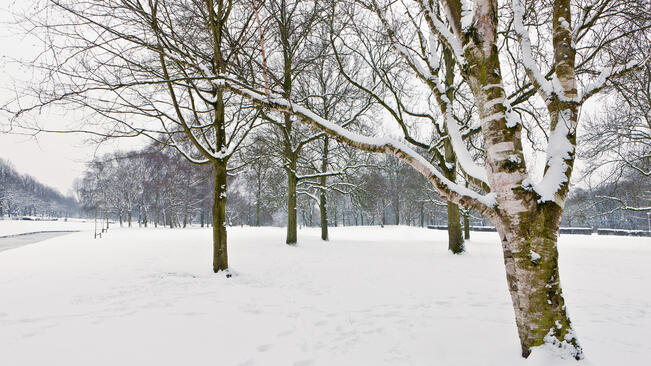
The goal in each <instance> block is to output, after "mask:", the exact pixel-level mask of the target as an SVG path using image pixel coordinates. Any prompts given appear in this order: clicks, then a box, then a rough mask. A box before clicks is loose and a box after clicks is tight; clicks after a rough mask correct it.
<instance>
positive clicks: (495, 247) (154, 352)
mask: <svg viewBox="0 0 651 366" xmlns="http://www.w3.org/2000/svg"><path fill="white" fill-rule="evenodd" d="M91 235H92V233H89V232H82V233H75V234H71V235H66V236H61V237H58V238H54V239H50V240H46V241H43V242H40V243H36V244H32V245H29V246H25V247H22V248H18V249H13V250H8V251H5V252H3V253H0V364H2V365H7V366H25V365H43V364H51V365H66V366H74V365H84V366H85V365H94V366H95V365H111V366H113V365H157V366H161V365H220V366H221V365H328V366H332V365H356V366H360V365H500V366H503V365H560V364H567V365H574V364H576V362H574V361H563V362H561V361H553V362H552V361H549V360H546V359H545V358H546V356H545V355H544V354H541V353H537V354H535V355H534V357H533V360H532V359H529V360H523V359H521V358H520V356H519V352H520V350H519V345H518V338H517V334H516V329H515V323H514V318H513V310H512V307H511V301H510V298H509V294H508V291H507V288H506V280H505V275H504V269H503V262H502V254H501V249H500V248H499V242H498V237H497V234H495V233H481V232H473V233H472V235H473V239H472V241H471V242H470V243H469V244H468V247H469V253H468V254H467V255H463V256H453V255H451V254H448V253H447V251H446V246H447V242H446V237H445V232H444V231H439V230H427V229H417V228H407V227H399V228H396V227H386V228H384V229H381V228H378V227H364V228H334V229H332V232H331V236H332V238H333V239H332V240H331V241H330V242H329V243H322V242H320V241H319V239H318V235H319V232H318V229H303V230H300V231H299V240H300V243H299V246H298V247H295V248H292V247H288V246H286V245H285V244H284V243H283V241H284V230H283V229H281V228H229V241H230V246H229V259H230V263H231V267H232V271H233V273H234V276H233V277H232V278H225V276H223V275H214V274H212V273H211V242H210V235H211V234H210V230H208V229H198V228H195V229H187V230H182V229H179V230H170V229H131V230H129V229H111V231H109V233H108V235H107V236H105V237H104V238H103V239H99V240H93V239H92V237H91ZM559 247H560V252H561V256H560V261H561V263H560V266H561V276H562V283H563V287H564V289H565V295H566V299H567V302H568V307H569V310H570V312H571V314H570V315H571V317H572V319H573V321H574V324H575V328H576V331H577V332H578V336H579V339H580V340H581V342H582V344H583V347H584V349H585V353H586V356H587V361H588V362H585V363H583V364H591V365H648V364H649V360H651V343H649V341H648V340H649V339H650V338H651V316H650V312H651V291H649V283H651V267H650V266H649V263H651V239H649V238H630V237H628V238H622V237H604V236H580V235H564V236H562V237H561V241H560V244H559Z"/></svg>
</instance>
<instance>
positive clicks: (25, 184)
mask: <svg viewBox="0 0 651 366" xmlns="http://www.w3.org/2000/svg"><path fill="white" fill-rule="evenodd" d="M78 213H79V206H78V204H77V201H76V200H75V199H74V198H72V197H67V196H64V195H62V194H61V193H59V192H58V191H56V190H55V189H53V188H50V187H48V186H46V185H43V184H41V183H39V182H38V181H37V180H36V179H34V178H33V177H31V176H29V175H24V174H20V173H18V172H17V171H16V170H15V169H14V167H13V166H12V165H11V164H10V163H9V162H7V161H5V160H2V159H0V219H1V218H3V217H5V216H7V217H9V218H11V217H12V216H38V217H42V218H66V217H69V216H72V215H77V214H78Z"/></svg>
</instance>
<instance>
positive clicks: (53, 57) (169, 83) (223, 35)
mask: <svg viewBox="0 0 651 366" xmlns="http://www.w3.org/2000/svg"><path fill="white" fill-rule="evenodd" d="M39 5H41V6H39V7H38V13H37V14H30V15H28V17H27V18H26V20H25V21H26V22H29V23H30V24H32V25H33V30H32V33H33V34H35V35H37V36H39V37H42V39H43V41H44V43H45V44H46V45H47V46H48V48H47V52H45V53H43V54H42V55H41V56H40V57H39V58H38V59H37V60H36V62H35V63H33V64H32V66H33V67H35V69H36V70H40V71H41V72H42V74H43V75H44V80H43V81H42V82H39V83H38V84H37V85H36V86H35V87H34V88H33V89H32V90H31V91H32V93H29V92H28V91H22V92H21V95H22V97H21V100H19V101H18V103H17V104H19V105H20V107H19V108H18V110H15V112H16V113H15V119H14V121H15V122H17V123H20V124H21V125H22V126H23V127H28V128H32V129H36V130H38V131H53V130H55V131H56V130H57V129H56V128H46V127H42V126H27V116H28V115H29V114H30V113H29V112H33V111H37V110H39V109H42V108H43V107H45V106H52V105H67V106H74V107H77V108H78V109H80V110H81V111H83V112H89V114H88V123H87V125H85V126H81V127H80V128H79V129H75V130H73V131H79V132H87V133H91V134H94V135H95V136H99V137H100V138H114V137H133V136H147V137H149V138H151V139H153V140H155V141H157V142H159V143H161V144H164V145H166V146H169V147H171V148H174V149H176V150H177V151H178V152H179V153H180V154H182V155H183V156H184V157H185V158H186V159H188V160H189V161H191V162H193V163H196V164H203V165H210V166H211V167H212V170H213V174H214V190H213V195H214V204H213V207H212V219H213V244H214V256H213V270H214V271H215V272H218V271H221V270H226V269H227V268H228V256H227V247H226V240H227V239H226V228H225V226H224V224H225V219H226V216H225V215H226V211H225V210H226V191H227V172H228V170H229V167H228V161H229V159H230V158H231V156H233V154H234V153H235V152H236V151H237V150H238V148H239V147H240V145H241V144H242V142H243V141H244V139H245V138H246V136H247V134H248V133H249V131H250V130H251V129H252V128H253V127H254V122H255V118H256V113H257V111H256V109H255V108H250V106H248V105H247V104H245V103H243V102H242V100H241V99H240V98H238V97H234V96H230V97H225V96H224V88H223V87H222V86H220V85H219V83H214V82H213V81H214V79H215V75H220V74H222V73H225V72H228V73H229V74H231V75H235V74H237V75H243V74H244V73H245V71H246V70H247V68H248V67H249V66H247V62H248V61H247V57H246V56H243V53H242V49H243V48H244V47H247V46H246V45H247V42H249V40H250V38H251V34H250V33H251V32H249V28H250V25H251V23H252V15H250V14H249V12H248V11H247V10H248V7H249V4H248V3H246V4H243V3H242V2H234V1H214V0H205V1H190V0H189V1H164V0H151V1H146V2H141V1H130V0H129V1H117V0H116V1H103V2H93V3H87V2H83V1H76V0H61V1H59V0H51V1H42V2H40V3H39ZM238 99H239V101H238ZM66 131H67V132H70V131H71V130H66ZM126 202H127V203H128V204H129V203H130V202H131V200H130V199H129V200H127V201H126Z"/></svg>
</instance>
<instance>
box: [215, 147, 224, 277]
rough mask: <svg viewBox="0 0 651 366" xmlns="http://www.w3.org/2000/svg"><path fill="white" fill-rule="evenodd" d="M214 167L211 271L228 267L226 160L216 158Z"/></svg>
mask: <svg viewBox="0 0 651 366" xmlns="http://www.w3.org/2000/svg"><path fill="white" fill-rule="evenodd" d="M214 169H215V172H214V173H215V186H214V192H215V197H214V200H213V206H212V239H213V271H214V272H215V273H217V272H219V271H223V270H227V269H228V251H227V246H226V243H227V242H226V177H227V171H226V162H225V161H224V160H218V161H217V162H215V163H214Z"/></svg>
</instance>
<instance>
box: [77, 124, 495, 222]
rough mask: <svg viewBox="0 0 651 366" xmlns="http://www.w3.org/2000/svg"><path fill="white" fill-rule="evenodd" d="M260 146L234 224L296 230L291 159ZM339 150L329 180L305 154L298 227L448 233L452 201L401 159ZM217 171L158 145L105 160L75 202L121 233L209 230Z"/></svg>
mask: <svg viewBox="0 0 651 366" xmlns="http://www.w3.org/2000/svg"><path fill="white" fill-rule="evenodd" d="M252 140H253V141H255V142H257V143H255V144H251V145H249V146H247V147H246V148H245V149H243V153H242V154H241V155H240V156H239V157H238V162H237V163H236V164H235V165H239V166H240V168H239V169H236V170H235V171H234V172H233V173H231V174H229V177H228V192H227V197H228V204H227V207H226V222H227V224H228V225H248V226H269V225H275V226H286V225H288V220H287V205H286V202H287V197H288V195H289V194H290V193H289V187H288V186H287V184H286V183H287V170H286V169H282V164H283V161H284V160H283V158H282V150H274V146H273V145H272V144H265V143H262V142H261V141H262V140H261V139H259V138H256V137H255V136H254V137H253V138H252ZM321 141H322V140H321ZM330 144H331V145H332V146H331V148H332V150H331V156H330V160H329V166H328V167H327V168H326V169H328V170H329V172H328V174H327V175H326V176H324V175H322V174H321V173H322V172H320V171H319V169H320V166H319V167H317V166H316V163H320V161H319V159H320V158H321V156H320V151H317V150H318V149H305V150H304V151H303V152H302V154H301V157H300V158H299V159H297V160H298V162H297V168H296V171H295V172H296V176H297V177H298V183H297V187H296V192H297V203H296V210H297V225H298V226H315V227H318V226H322V227H324V228H327V227H329V226H335V227H336V226H350V225H381V226H384V225H411V226H421V227H422V226H426V225H446V224H447V209H446V203H445V201H443V200H442V199H440V198H439V197H438V195H437V194H436V193H435V192H434V191H433V190H432V189H429V188H427V185H425V184H423V182H422V180H423V177H422V176H420V175H419V174H418V173H417V172H415V171H413V169H410V168H409V166H408V165H407V164H405V163H403V162H401V161H400V160H398V159H396V158H395V157H392V156H386V155H380V154H374V155H372V154H360V153H358V152H356V151H355V150H352V149H344V148H343V146H336V145H335V144H333V143H332V142H330ZM321 147H322V146H321ZM212 169H213V168H212V167H211V166H209V165H195V164H192V163H191V162H189V161H187V160H186V159H183V158H182V157H181V156H179V154H178V153H177V152H175V151H174V150H172V149H167V148H165V147H164V146H161V145H152V146H149V147H147V148H145V149H142V150H134V151H130V152H117V153H112V154H107V155H104V156H100V157H97V158H95V159H94V160H93V161H92V162H90V163H89V164H88V168H87V170H86V171H85V173H84V175H83V177H82V178H80V179H79V180H77V181H76V182H75V193H76V195H77V197H78V199H79V204H80V206H81V208H82V209H83V211H84V213H85V215H86V216H87V217H93V216H96V217H98V218H99V219H110V220H111V221H115V222H117V223H119V224H120V225H121V226H129V227H132V226H135V225H138V226H143V227H149V226H153V227H158V226H169V227H171V228H174V227H186V226H188V225H193V224H194V225H200V226H202V227H203V226H209V225H210V223H211V222H212V211H211V205H212V202H213V194H214V193H213V189H212V186H213V181H212V180H213V176H214V174H213V172H212ZM324 178H325V179H324ZM322 192H323V194H324V195H325V197H326V202H328V204H327V205H325V207H321V203H322V200H321V193H322ZM463 214H464V215H465V216H466V217H467V218H469V220H468V222H469V223H471V224H473V225H481V224H482V223H483V222H484V218H482V217H481V216H480V215H478V214H476V213H470V212H469V211H463ZM324 216H325V218H326V219H325V221H322V217H324Z"/></svg>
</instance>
